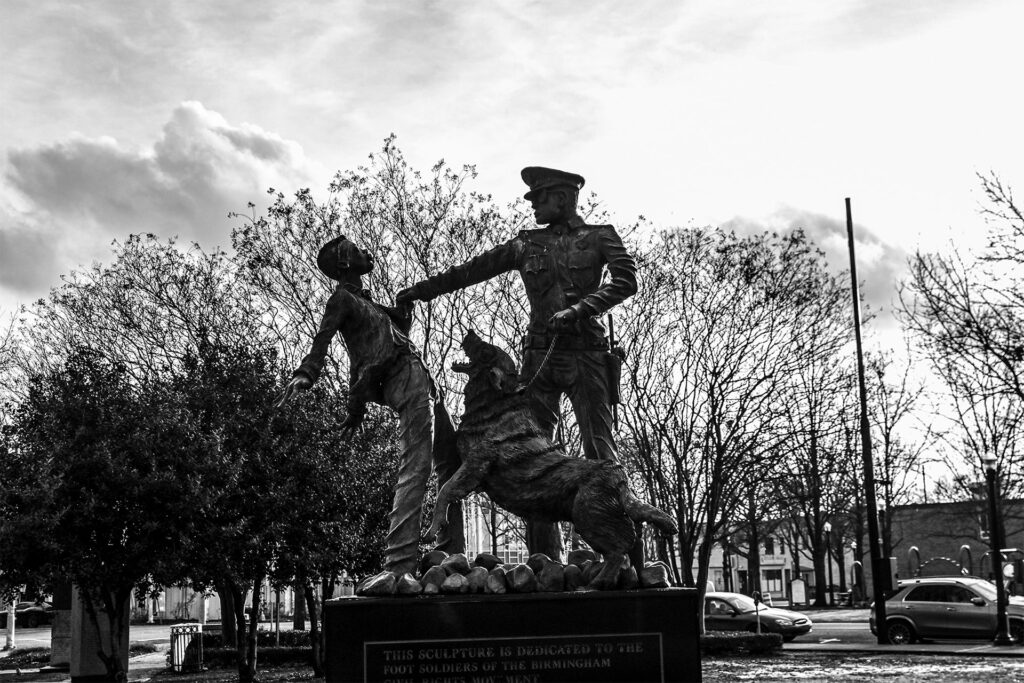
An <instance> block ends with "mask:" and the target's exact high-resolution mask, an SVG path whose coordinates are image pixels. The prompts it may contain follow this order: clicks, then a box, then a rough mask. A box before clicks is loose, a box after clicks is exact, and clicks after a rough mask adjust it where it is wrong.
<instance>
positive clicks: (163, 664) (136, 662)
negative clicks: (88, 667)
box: [0, 649, 167, 683]
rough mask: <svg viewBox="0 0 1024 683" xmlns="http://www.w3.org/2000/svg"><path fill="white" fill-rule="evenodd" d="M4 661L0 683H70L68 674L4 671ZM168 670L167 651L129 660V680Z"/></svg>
mask: <svg viewBox="0 0 1024 683" xmlns="http://www.w3.org/2000/svg"><path fill="white" fill-rule="evenodd" d="M3 661H4V660H3V659H2V658H0V681H19V682H20V681H40V682H43V681H45V682H46V683H70V682H71V674H70V673H67V672H40V670H39V669H21V670H20V672H19V671H16V670H4V667H3ZM166 669H167V649H161V650H157V651H156V652H150V653H148V654H144V655H139V656H138V657H132V658H131V659H129V660H128V680H129V681H132V682H136V681H148V680H150V679H151V678H153V677H154V676H155V675H157V674H158V673H160V672H161V671H165V670H166Z"/></svg>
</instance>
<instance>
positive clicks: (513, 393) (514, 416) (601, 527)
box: [427, 330, 678, 590]
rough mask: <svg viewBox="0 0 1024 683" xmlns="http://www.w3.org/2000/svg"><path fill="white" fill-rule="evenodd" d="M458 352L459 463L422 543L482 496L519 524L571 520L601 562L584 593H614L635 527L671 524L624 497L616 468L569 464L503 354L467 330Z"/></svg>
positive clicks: (671, 528) (578, 461) (603, 463)
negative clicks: (452, 511)
mask: <svg viewBox="0 0 1024 683" xmlns="http://www.w3.org/2000/svg"><path fill="white" fill-rule="evenodd" d="M462 348H463V350H464V351H465V352H466V356H467V357H468V359H469V362H467V363H454V364H452V369H453V370H455V371H456V372H461V373H465V374H467V375H469V380H468V381H467V383H466V391H465V394H466V412H465V413H464V414H463V416H462V423H461V425H460V426H459V429H458V431H457V432H456V438H457V443H458V450H459V453H460V455H461V456H462V460H463V462H462V466H461V467H459V469H458V470H457V471H456V472H455V474H454V475H452V477H451V479H449V480H448V482H447V483H445V485H444V486H442V487H441V490H440V491H438V494H437V504H436V507H435V508H434V516H433V519H432V524H431V526H430V530H429V531H428V532H427V538H430V539H432V538H434V536H435V535H436V534H437V532H438V531H440V530H441V528H442V527H443V525H444V524H446V522H447V517H446V514H447V509H448V505H449V503H452V502H455V501H459V500H462V499H463V498H465V497H466V496H467V495H469V494H470V493H472V492H474V491H483V492H485V493H486V494H487V495H488V496H490V498H491V500H492V501H494V502H495V503H497V504H498V505H500V506H501V507H503V508H504V509H506V510H508V511H509V512H512V513H514V514H516V515H519V516H520V517H522V518H524V519H529V520H537V521H544V522H558V521H563V520H568V521H571V522H572V523H573V524H574V525H575V527H576V531H577V532H578V533H579V535H580V536H581V537H582V538H583V540H584V541H586V542H587V544H588V545H590V547H592V548H593V549H594V550H596V551H597V552H599V553H601V554H602V555H603V556H604V566H603V567H602V569H601V571H600V572H599V573H598V574H597V576H596V577H595V578H594V579H593V581H591V583H590V587H591V588H596V589H598V590H609V589H613V588H615V585H616V583H617V582H618V577H619V571H620V569H621V567H622V565H623V560H624V559H625V557H626V553H628V552H629V550H630V548H632V547H633V544H634V542H635V540H636V531H635V528H634V522H640V521H642V522H649V523H651V524H653V525H654V526H655V527H657V528H658V529H659V530H660V531H661V532H662V533H665V534H676V533H677V532H678V529H677V527H676V524H675V522H674V521H673V520H672V518H671V517H669V516H668V515H667V514H665V513H664V512H662V511H661V510H659V509H658V508H656V507H654V506H652V505H648V504H647V503H645V502H643V501H641V500H639V499H637V498H636V497H635V496H634V495H633V494H632V493H631V492H630V490H629V484H628V482H627V481H626V475H625V472H624V471H623V469H622V466H621V465H619V464H618V463H616V462H612V461H607V460H589V459H585V458H571V457H569V456H567V455H566V454H565V453H564V452H563V451H562V448H561V447H560V446H559V445H557V444H555V443H553V442H552V440H551V439H550V438H549V437H548V436H547V435H545V434H544V432H543V431H541V428H540V425H539V424H538V422H537V418H536V417H534V414H533V411H532V409H531V408H530V404H529V400H528V399H527V396H526V393H525V387H524V386H523V385H521V384H520V382H519V373H518V372H517V370H516V365H515V363H514V362H513V361H512V359H511V358H510V357H509V355H508V354H507V353H505V352H504V351H502V350H501V349H499V348H497V347H496V346H493V345H491V344H488V343H487V342H485V341H483V340H482V339H480V337H479V336H477V334H476V333H475V332H473V331H472V330H470V331H469V332H468V333H467V334H466V337H465V339H463V342H462ZM638 569H639V567H638Z"/></svg>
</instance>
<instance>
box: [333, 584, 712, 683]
mask: <svg viewBox="0 0 1024 683" xmlns="http://www.w3.org/2000/svg"><path fill="white" fill-rule="evenodd" d="M697 607H698V605H697V593H696V591H695V590H692V589H684V588H667V589H660V590H642V591H608V592H597V591H586V592H574V593H532V594H519V595H516V594H508V595H458V596H430V597H417V598H361V597H351V598H340V599H337V600H332V601H330V602H328V603H327V605H326V609H325V612H324V622H325V658H326V666H327V681H328V682H334V681H339V682H340V681H393V682H395V683H398V682H403V683H405V682H409V683H412V682H414V681H415V682H419V683H426V682H428V681H429V682H435V681H436V682H437V683H440V682H441V681H444V683H513V682H519V681H523V682H526V681H529V682H531V683H540V682H544V681H587V682H592V683H600V682H612V681H616V682H618V681H635V682H653V681H665V682H667V681H700V679H701V666H700V644H699V632H698V623H697V620H698V618H699V617H698V615H699V611H698V609H697Z"/></svg>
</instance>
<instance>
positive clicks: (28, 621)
mask: <svg viewBox="0 0 1024 683" xmlns="http://www.w3.org/2000/svg"><path fill="white" fill-rule="evenodd" d="M37 626H39V615H38V614H30V615H28V616H27V617H25V628H36V627H37Z"/></svg>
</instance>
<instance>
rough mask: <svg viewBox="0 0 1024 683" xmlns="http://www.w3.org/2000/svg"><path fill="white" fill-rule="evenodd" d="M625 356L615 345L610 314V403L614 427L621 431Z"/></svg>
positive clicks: (608, 367) (612, 320) (608, 365)
mask: <svg viewBox="0 0 1024 683" xmlns="http://www.w3.org/2000/svg"><path fill="white" fill-rule="evenodd" d="M624 355H625V354H624V353H623V352H622V349H620V348H619V347H618V345H617V344H616V343H615V319H614V318H613V317H612V314H611V313H609V314H608V362H607V363H606V365H605V367H606V368H607V372H608V402H609V403H611V405H612V426H613V427H614V428H615V430H616V431H618V429H619V379H620V378H621V376H622V357H623V356H624Z"/></svg>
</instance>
